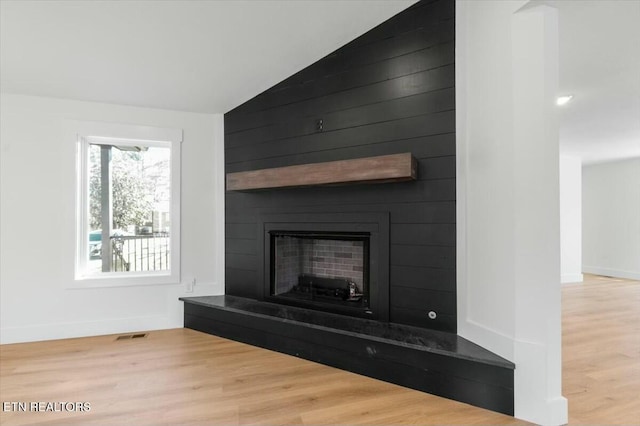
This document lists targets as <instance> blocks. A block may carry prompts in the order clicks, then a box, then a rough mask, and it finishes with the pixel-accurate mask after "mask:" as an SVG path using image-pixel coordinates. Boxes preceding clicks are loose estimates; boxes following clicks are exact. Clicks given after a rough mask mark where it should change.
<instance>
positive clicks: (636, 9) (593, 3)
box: [0, 0, 640, 163]
mask: <svg viewBox="0 0 640 426" xmlns="http://www.w3.org/2000/svg"><path fill="white" fill-rule="evenodd" d="M541 2H544V3H547V4H551V5H552V6H554V7H557V8H558V9H559V11H560V88H561V93H570V94H573V95H574V99H573V100H572V102H570V103H569V104H567V105H566V106H564V107H561V109H560V112H561V117H560V118H561V120H560V123H561V127H560V140H561V150H562V152H563V153H564V154H565V155H573V156H579V157H581V158H582V159H583V161H584V162H585V163H591V162H598V161H608V160H614V159H619V158H626V157H631V156H640V53H639V52H640V1H637V0H573V1H571V0H542V1H541ZM412 3H414V0H386V1H379V0H373V1H355V0H348V1H347V0H344V1H321V0H318V1H311V0H308V1H297V2H296V1H286V0H285V1H272V0H269V1H101V2H94V1H57V0H51V1H7V0H2V1H1V2H0V89H1V90H2V92H5V93H22V94H31V95H39V96H51V97H59V98H69V99H78V100H87V101H98V102H107V103H114V104H121V105H135V106H143V107H151V108H164V109H173V110H183V111H193V112H203V113H216V112H226V111H228V110H230V109H232V108H234V107H236V106H237V105H239V104H241V103H243V102H244V101H246V100H248V99H250V98H252V97H253V96H255V95H256V94H258V93H260V92H262V91H263V90H265V89H267V88H269V87H271V86H273V85H274V84H276V83H277V82H279V81H281V80H282V79H284V78H286V77H288V76H290V75H292V74H294V73H295V72H297V71H299V70H301V69H302V68H304V67H306V66H307V65H309V64H311V63H313V62H315V61H316V60H318V59H320V58H321V57H323V56H324V55H326V54H328V53H330V52H332V51H333V50H335V49H336V48H338V47H340V46H342V45H343V44H345V43H347V42H348V41H350V40H352V39H354V38H356V37H357V36H359V35H360V34H363V33H364V32H366V31H368V30H369V29H371V28H372V27H374V26H375V25H377V24H379V23H381V22H383V21H384V20H386V19H388V18H389V17H391V16H393V15H395V14H396V13H398V12H400V11H401V10H403V9H404V8H406V7H408V6H409V5H410V4H412Z"/></svg>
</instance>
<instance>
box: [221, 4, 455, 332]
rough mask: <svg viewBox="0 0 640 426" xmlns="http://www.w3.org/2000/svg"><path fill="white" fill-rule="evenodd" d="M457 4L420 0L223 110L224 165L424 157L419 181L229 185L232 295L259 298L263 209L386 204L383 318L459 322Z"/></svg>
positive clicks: (363, 208) (447, 325)
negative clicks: (249, 188) (251, 188)
mask: <svg viewBox="0 0 640 426" xmlns="http://www.w3.org/2000/svg"><path fill="white" fill-rule="evenodd" d="M454 7H455V4H454V1H453V0H435V1H421V2H419V3H417V4H415V5H413V6H412V7H410V8H409V9H407V10H405V11H403V12H401V13H400V14H398V15H396V16H394V17H393V18H391V19H389V20H388V21H386V22H384V23H382V24H381V25H379V26H377V27H376V28H374V29H373V30H371V31H369V32H367V33H366V34H364V35H362V36H361V37H359V38H357V39H356V40H354V41H352V42H351V43H349V44H347V45H345V46H343V47H342V48H340V49H338V50H336V51H335V52H333V53H331V54H329V55H328V56H326V57H325V58H323V59H321V60H319V61H318V62H316V63H314V64H313V65H311V66H309V67H307V68H305V69H304V70H302V71H300V72H299V73H297V74H295V75H293V76H292V77H290V78H288V79H286V80H284V81H283V82H281V83H279V84H277V85H276V86H274V87H272V88H271V89H269V90H267V91H265V92H263V93H261V94H260V95H258V96H256V97H255V98H253V99H251V100H250V101H248V102H246V103H244V104H243V105H241V106H239V107H237V108H235V109H233V110H232V111H230V112H228V113H227V114H225V116H224V120H225V167H226V172H227V173H230V172H238V171H247V170H256V169H262V168H270V167H280V166H289V165H295V164H306V163H316V162H323V161H333V160H342V159H352V158H360V157H369V156H376V155H385V154H394V153H401V152H411V153H413V155H414V156H415V157H416V158H417V159H418V164H419V166H418V167H419V170H418V180H417V181H414V182H402V183H388V184H371V185H366V184H361V185H344V186H328V187H309V188H291V189H273V190H263V191H256V192H227V193H226V216H225V217H226V219H225V220H226V293H227V294H229V295H235V296H243V297H250V298H255V297H257V294H256V288H258V285H259V284H258V283H257V281H256V280H257V279H258V278H257V277H258V275H259V274H258V268H259V265H260V262H259V260H258V259H257V256H256V253H257V247H256V246H257V232H258V229H257V221H258V213H259V212H265V211H267V212H268V211H270V210H273V211H283V210H284V211H286V209H287V208H296V209H300V208H303V209H305V210H308V211H310V212H317V213H323V212H389V214H390V222H391V223H390V300H389V303H390V311H389V312H390V321H392V322H397V323H404V324H412V325H417V326H421V327H427V328H433V329H439V330H445V331H451V332H455V331H456V269H455V268H456V265H455V255H456V247H455V243H456V225H455V215H456V211H455V195H456V194H455V176H456V169H455V65H454V55H455V46H454V34H455V30H454V16H455V10H454ZM318 120H322V123H323V125H322V131H318V129H317V127H318V126H317V123H318ZM429 311H435V312H436V313H437V318H436V319H435V320H431V319H429V318H428V315H427V314H428V312H429Z"/></svg>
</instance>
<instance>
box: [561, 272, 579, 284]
mask: <svg viewBox="0 0 640 426" xmlns="http://www.w3.org/2000/svg"><path fill="white" fill-rule="evenodd" d="M583 279H584V277H583V276H582V274H563V275H562V276H561V277H560V282H561V283H562V284H569V283H578V282H582V281H583Z"/></svg>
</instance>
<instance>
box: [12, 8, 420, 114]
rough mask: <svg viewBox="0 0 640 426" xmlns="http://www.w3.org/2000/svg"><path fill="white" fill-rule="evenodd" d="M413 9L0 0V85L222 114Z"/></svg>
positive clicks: (14, 90)
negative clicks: (402, 11) (403, 11)
mask: <svg viewBox="0 0 640 426" xmlns="http://www.w3.org/2000/svg"><path fill="white" fill-rule="evenodd" d="M414 2H415V0H393V1H351V0H350V1H271V0H270V1H100V2H98V1H5V0H2V1H1V2H0V5H1V9H0V19H1V21H0V88H1V89H2V91H3V92H6V93H21V94H31V95H39V96H51V97H59V98H69V99H78V100H87V101H99V102H107V103H114V104H121V105H135V106H142V107H152V108H164V109H173V110H183V111H193V112H205V113H220V112H226V111H228V110H230V109H232V108H234V107H236V106H237V105H239V104H241V103H243V102H244V101H246V100H248V99H250V98H252V97H253V96H255V95H257V94H258V93H260V92H262V91H264V90H266V89H268V88H269V87H271V86H273V85H274V84H276V83H278V82H279V81H281V80H283V79H285V78H286V77H288V76H290V75H292V74H294V73H295V72H297V71H300V70H301V69H302V68H304V67H306V66H308V65H310V64H312V63H313V62H315V61H317V60H318V59H320V58H322V57H323V56H325V55H326V54H328V53H331V52H332V51H334V50H335V49H337V48H339V47H340V46H342V45H343V44H345V43H347V42H349V41H351V40H353V39H354V38H356V37H358V36H359V35H361V34H363V33H365V32H367V31H368V30H370V29H371V28H373V27H374V26H376V25H377V24H379V23H381V22H384V21H385V20H387V19H388V18H390V17H391V16H393V15H395V14H397V13H398V12H400V11H401V10H403V9H405V8H406V7H408V6H409V5H411V4H412V3H414Z"/></svg>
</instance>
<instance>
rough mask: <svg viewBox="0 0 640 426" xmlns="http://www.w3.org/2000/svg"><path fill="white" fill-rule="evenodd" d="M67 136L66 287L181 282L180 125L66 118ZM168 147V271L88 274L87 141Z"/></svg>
mask: <svg viewBox="0 0 640 426" xmlns="http://www.w3.org/2000/svg"><path fill="white" fill-rule="evenodd" d="M65 126H66V128H67V132H66V134H67V137H68V139H69V140H75V143H76V147H77V148H76V260H75V268H74V271H75V274H74V277H75V281H74V282H73V283H72V284H71V285H70V286H69V288H94V287H123V286H138V285H159V284H180V264H181V260H180V242H181V239H180V223H181V219H180V216H181V215H180V207H181V202H180V187H181V183H180V180H181V144H182V140H183V131H182V129H170V128H164V127H151V126H139V125H131V124H120V123H106V122H94V121H78V120H66V123H65ZM114 140H117V141H118V144H119V145H126V146H133V145H140V144H144V145H146V146H156V147H168V148H170V150H171V154H170V155H171V156H170V158H171V161H170V164H171V166H170V167H171V170H170V173H171V176H170V181H171V213H170V214H171V239H170V244H171V258H170V267H169V271H159V272H144V273H129V272H124V273H108V274H104V275H88V274H87V273H86V270H87V259H88V244H89V243H88V237H87V231H86V230H87V229H88V226H87V223H86V220H87V217H88V209H89V206H88V193H89V189H88V164H87V158H88V146H89V143H94V144H106V143H109V142H113V141H114Z"/></svg>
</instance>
